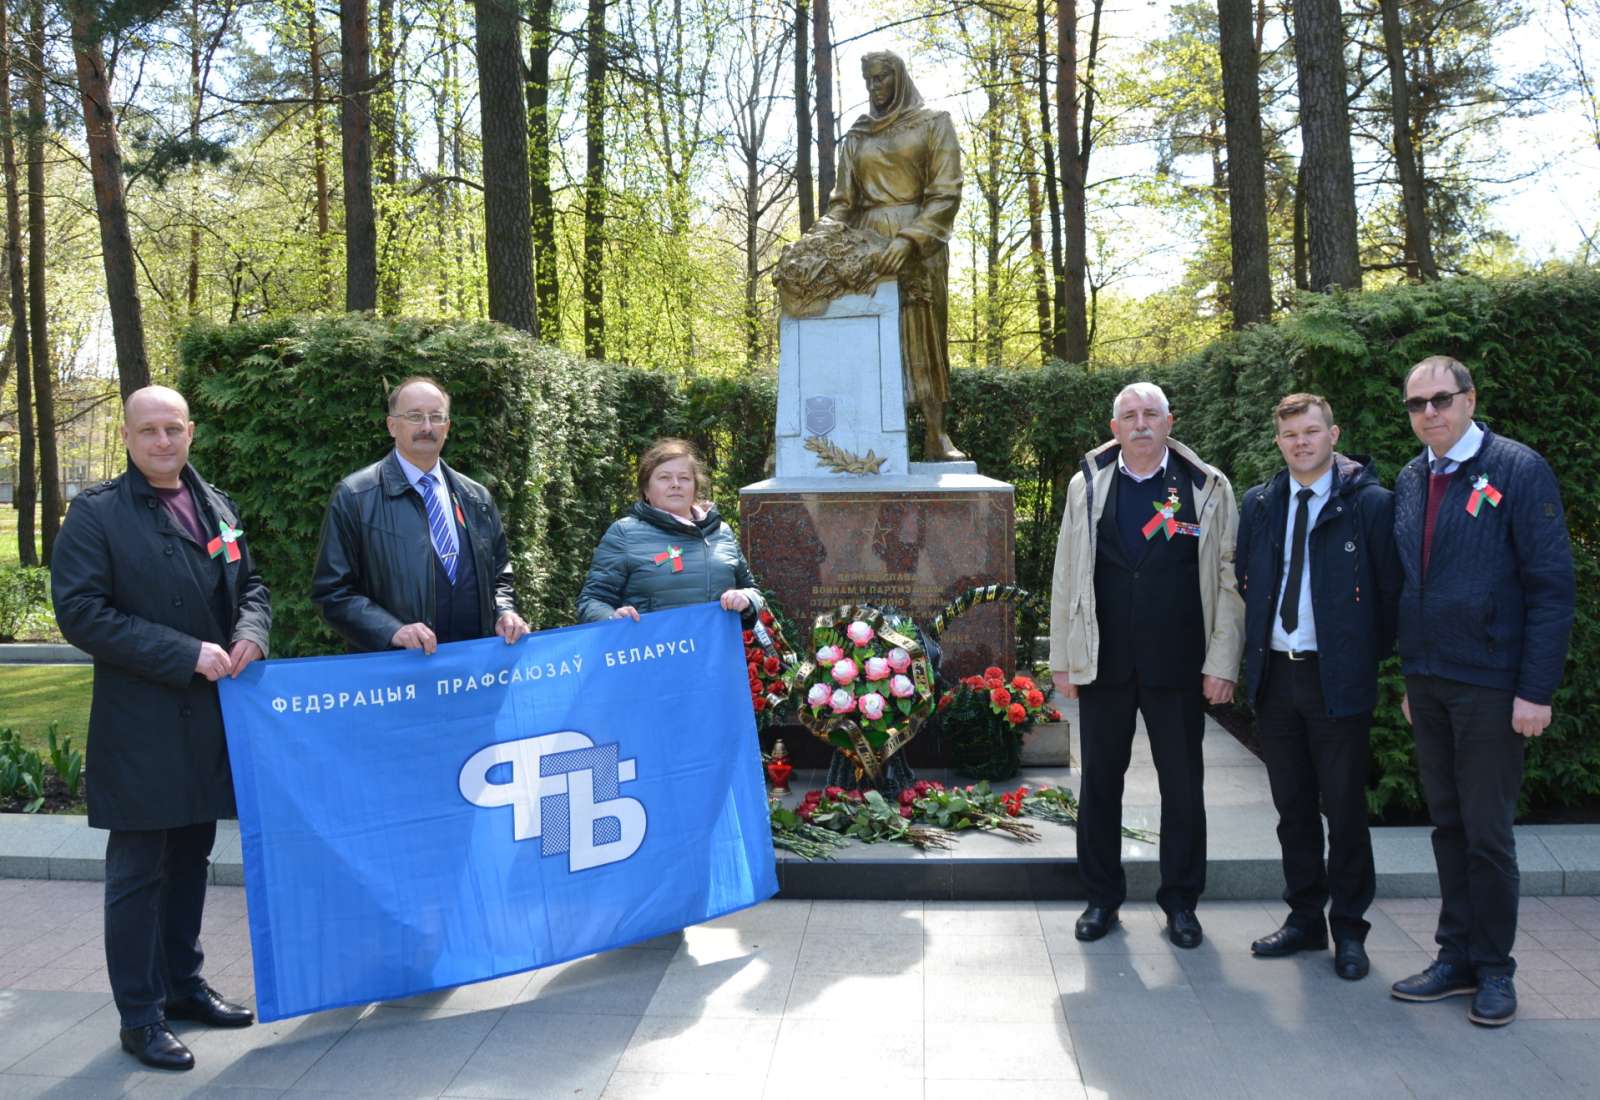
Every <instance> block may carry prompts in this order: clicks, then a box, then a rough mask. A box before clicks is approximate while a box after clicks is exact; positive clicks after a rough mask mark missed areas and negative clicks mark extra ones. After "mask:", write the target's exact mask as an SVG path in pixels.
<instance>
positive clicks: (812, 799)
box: [802, 790, 822, 806]
mask: <svg viewBox="0 0 1600 1100" xmlns="http://www.w3.org/2000/svg"><path fill="white" fill-rule="evenodd" d="M802 801H803V802H809V803H811V804H812V805H813V806H815V805H816V804H817V803H818V802H821V801H822V792H821V791H818V790H810V791H807V792H806V796H805V798H804V799H802Z"/></svg>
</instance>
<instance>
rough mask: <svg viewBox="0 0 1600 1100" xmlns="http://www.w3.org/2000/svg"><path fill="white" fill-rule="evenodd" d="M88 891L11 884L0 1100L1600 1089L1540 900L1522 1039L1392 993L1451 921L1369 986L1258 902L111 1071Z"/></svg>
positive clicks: (960, 905) (950, 905)
mask: <svg viewBox="0 0 1600 1100" xmlns="http://www.w3.org/2000/svg"><path fill="white" fill-rule="evenodd" d="M100 895H101V888H100V887H99V886H98V885H97V884H94V883H88V882H60V881H43V880H0V1100H40V1098H49V1100H101V1098H111V1097H135V1098H176V1097H210V1098H213V1100H216V1098H230V1100H232V1098H237V1100H248V1098H256V1097H258V1098H262V1100H265V1098H270V1097H351V1098H356V1097H382V1098H387V1100H406V1098H410V1097H485V1098H487V1097H504V1098H513V1097H527V1098H544V1097H550V1098H555V1097H561V1098H567V1100H574V1098H593V1097H603V1098H607V1100H621V1098H640V1097H693V1098H694V1100H719V1098H728V1100H768V1098H771V1100H782V1098H787V1097H802V1096H803V1097H806V1098H808V1100H813V1098H815V1097H816V1096H818V1095H824V1094H825V1095H849V1096H871V1097H873V1098H874V1100H878V1098H882V1100H896V1098H917V1100H946V1098H948V1100H956V1098H960V1100H988V1098H991V1097H995V1098H1000V1097H1004V1098H1006V1100H1036V1098H1037V1100H1046V1098H1048V1100H1073V1098H1090V1097H1095V1098H1110V1100H1139V1098H1143V1097H1163V1098H1166V1097H1172V1096H1181V1097H1185V1098H1189V1097H1213V1096H1214V1097H1226V1098H1228V1100H1234V1098H1237V1097H1261V1098H1273V1100H1276V1098H1279V1097H1286V1096H1293V1097H1296V1098H1303V1097H1322V1096H1326V1097H1341V1098H1343V1097H1362V1098H1363V1100H1365V1098H1388V1097H1441V1098H1443V1097H1450V1098H1457V1097H1461V1096H1470V1097H1474V1098H1481V1100H1495V1098H1501V1097H1505V1098H1514V1100H1526V1098H1527V1097H1530V1096H1538V1097H1540V1098H1541V1100H1545V1098H1555V1100H1578V1098H1580V1097H1584V1098H1592V1097H1595V1096H1597V1095H1600V899H1597V898H1594V897H1556V898H1548V899H1541V898H1527V899H1525V900H1524V902H1523V907H1522V931H1521V933H1520V935H1519V938H1518V944H1517V956H1518V959H1519V962H1520V967H1521V969H1520V971H1519V973H1518V976H1517V981H1518V987H1519V992H1520V996H1521V1017H1520V1018H1519V1019H1518V1020H1517V1022H1516V1023H1514V1024H1512V1025H1511V1026H1510V1027H1507V1028H1504V1029H1500V1030H1497V1031H1489V1030H1485V1029H1482V1028H1476V1027H1473V1026H1472V1025H1471V1024H1470V1023H1468V1022H1467V1019H1466V1003H1465V1001H1464V1000H1463V999H1460V998H1457V999H1454V1000H1451V1001H1446V1002H1442V1003H1439V1004H1433V1005H1405V1004H1401V1003H1399V1002H1397V1001H1394V1000H1392V999H1390V998H1389V997H1388V995H1387V985H1388V983H1389V982H1391V981H1393V980H1394V979H1396V978H1398V977H1402V976H1404V975H1406V974H1409V973H1411V972H1413V971H1414V970H1416V969H1418V968H1420V967H1421V966H1422V965H1424V964H1425V963H1426V961H1427V960H1428V958H1429V955H1430V952H1431V948H1432V942H1431V935H1432V932H1431V930H1432V926H1433V920H1434V916H1435V912H1436V906H1437V902H1435V901H1432V900H1428V899H1406V898H1399V899H1382V900H1380V901H1379V902H1378V904H1377V905H1376V907H1375V909H1374V911H1373V912H1372V913H1371V914H1370V915H1371V917H1372V919H1373V930H1372V934H1371V938H1370V939H1369V941H1368V946H1369V948H1370V949H1371V955H1372V960H1373V972H1372V974H1371V976H1370V977H1369V978H1367V979H1366V980H1365V981H1361V982H1344V981H1341V980H1339V979H1338V978H1337V977H1335V976H1334V974H1333V971H1332V968H1331V966H1330V963H1329V957H1328V956H1327V955H1326V954H1316V955H1301V956H1297V957H1295V958H1290V959H1275V960H1259V959H1253V958H1251V957H1250V956H1249V953H1248V944H1249V941H1250V940H1251V939H1252V938H1254V937H1255V936H1258V935H1261V934H1262V933H1263V932H1266V931H1270V930H1271V929H1272V928H1273V927H1275V926H1276V924H1277V922H1278V918H1279V917H1280V916H1281V915H1282V907H1281V906H1280V905H1279V904H1278V903H1276V902H1271V901H1235V902H1206V903H1202V904H1201V907H1200V918H1201V920H1202V921H1203V922H1204V924H1205V929H1206V940H1205V942H1204V944H1202V946H1201V947H1200V948H1198V949H1196V950H1194V951H1180V950H1178V949H1176V948H1174V947H1172V946H1171V945H1170V944H1168V943H1167V942H1166V940H1165V939H1164V938H1163V937H1162V934H1161V923H1160V920H1159V917H1158V915H1157V912H1156V911H1155V910H1154V909H1153V907H1151V906H1150V905H1149V904H1146V903H1135V904H1131V905H1129V906H1128V907H1127V908H1125V909H1124V910H1123V921H1124V923H1123V927H1122V928H1121V929H1119V930H1118V931H1116V932H1114V933H1113V934H1112V935H1110V936H1108V937H1107V938H1106V939H1105V940H1102V941H1100V942H1098V943H1093V944H1082V943H1079V942H1078V941H1077V940H1076V939H1074V938H1073V935H1072V923H1073V921H1074V919H1075V918H1076V917H1077V914H1078V911H1079V909H1080V906H1079V905H1078V904H1075V903H1071V902H994V903H975V902H833V901H773V902H768V903H766V904H764V905H761V906H757V907H755V908H753V909H749V910H746V911H744V912H742V913H737V914H734V915H732V916H730V917H726V918H723V919H721V920H718V921H714V922H711V923H709V924H705V925H699V926H696V927H693V928H689V929H686V930H685V931H683V932H682V933H680V934H675V935H672V936H667V937H663V938H661V939H659V940H655V941H652V942H650V943H648V944H646V945H643V946H641V947H637V948H629V949H624V950H619V951H612V952H608V953H606V954H602V955H595V956H591V957H589V958H586V959H580V960H578V961H575V962H571V963H567V964H565V965H562V966H556V967H551V968H548V969H546V970H540V971H534V972H530V973H524V974H519V975H514V976H512V977H508V978H503V979H499V980H496V981H491V982H485V983H481V984H478V985H472V986H463V987H460V988H458V989H454V990H449V991H444V992H441V993H436V994H430V995H427V996H423V997H417V998H413V999H411V1000H408V1001H401V1002H391V1003H386V1004H380V1005H369V1006H364V1007H358V1008H346V1009H339V1010H335V1011H331V1012H324V1013H317V1014H314V1015H311V1016H306V1017H301V1018H297V1019H291V1020H284V1021H280V1022H277V1023H273V1024H266V1025H257V1026H255V1027H252V1028H247V1029H244V1030H241V1031H208V1030H205V1029H202V1028H198V1027H197V1026H196V1025H192V1024H181V1023H180V1024H178V1025H177V1030H178V1031H179V1033H180V1034H181V1035H182V1036H183V1038H184V1039H185V1041H186V1042H188V1043H190V1045H191V1046H192V1048H193V1050H194V1052H195V1057H196V1059H197V1061H198V1065H197V1068H196V1069H195V1070H194V1071H192V1072H190V1073H187V1074H163V1073H157V1072H155V1071H150V1070H146V1069H144V1068H143V1067H142V1066H140V1065H139V1064H138V1063H137V1062H135V1061H134V1060H133V1059H132V1058H131V1057H129V1056H128V1055H126V1054H123V1053H122V1052H121V1051H120V1050H119V1049H118V1048H117V1041H116V1026H117V1023H116V1009H115V1007H114V1006H113V1005H112V1003H111V999H110V995H109V993H108V992H107V986H106V978H105V971H104V957H103V954H102V941H101V933H100V901H101V896H100ZM205 947H206V950H207V955H208V963H207V973H208V976H209V977H210V978H211V980H212V981H213V982H214V983H215V984H216V985H217V986H218V987H219V988H220V989H221V990H223V991H224V992H226V993H228V994H229V995H231V996H235V997H241V998H245V999H253V985H252V980H251V959H250V947H249V939H248V936H247V933H246V924H245V901H244V893H243V891H242V890H241V889H239V888H237V887H213V889H212V890H211V893H210V897H209V902H208V906H207V910H206V919H205Z"/></svg>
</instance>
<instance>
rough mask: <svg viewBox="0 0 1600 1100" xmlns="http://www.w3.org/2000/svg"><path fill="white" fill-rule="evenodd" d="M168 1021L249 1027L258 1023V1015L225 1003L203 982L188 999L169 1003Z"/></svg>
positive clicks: (238, 1006)
mask: <svg viewBox="0 0 1600 1100" xmlns="http://www.w3.org/2000/svg"><path fill="white" fill-rule="evenodd" d="M167 1019H169V1020H198V1021H199V1022H200V1023H202V1024H207V1025H209V1026H211V1027H249V1026H250V1025H251V1024H253V1023H255V1022H256V1014H255V1013H254V1012H251V1011H250V1010H249V1009H248V1008H246V1007H244V1005H236V1004H231V1003H229V1002H228V1001H224V1000H223V999H222V995H221V994H219V993H218V992H217V991H216V990H215V989H212V988H211V987H210V986H209V985H207V984H206V983H205V982H201V983H200V988H199V989H197V990H195V991H194V992H193V993H191V994H189V995H188V996H187V997H183V998H181V999H178V1000H172V1001H168V1002H167Z"/></svg>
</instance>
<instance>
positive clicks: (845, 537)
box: [739, 464, 1015, 767]
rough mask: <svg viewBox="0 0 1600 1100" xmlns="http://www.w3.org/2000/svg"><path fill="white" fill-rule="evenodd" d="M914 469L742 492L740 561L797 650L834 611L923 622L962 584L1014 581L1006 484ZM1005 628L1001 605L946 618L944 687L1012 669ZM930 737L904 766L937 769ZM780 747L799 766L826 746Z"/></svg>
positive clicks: (778, 483) (821, 756) (768, 484)
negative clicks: (866, 610) (770, 599)
mask: <svg viewBox="0 0 1600 1100" xmlns="http://www.w3.org/2000/svg"><path fill="white" fill-rule="evenodd" d="M950 465H952V466H955V465H958V464H950ZM965 468H967V469H970V466H966V467H965ZM918 471H919V472H918V473H916V474H914V475H907V476H901V477H858V478H848V479H846V478H837V477H828V478H773V479H770V480H768V481H762V482H757V483H756V484H754V485H747V486H745V487H744V488H743V489H742V490H740V493H739V521H740V526H739V531H740V539H741V542H742V543H743V548H744V553H745V558H746V559H747V560H748V561H749V562H750V565H751V568H753V569H754V570H755V573H756V576H757V578H758V579H759V580H760V582H761V583H762V584H763V585H765V586H766V587H767V588H769V589H770V590H771V591H772V592H773V594H774V595H775V596H776V598H777V600H778V602H779V604H781V605H782V607H783V609H784V610H785V611H786V612H788V614H789V615H790V616H791V618H792V619H793V620H794V623H795V626H796V627H797V629H798V633H799V637H796V638H792V639H791V641H792V642H793V643H794V644H795V645H796V647H797V648H800V649H802V650H806V649H808V648H809V643H810V640H811V639H810V632H811V624H812V622H813V620H814V619H815V617H816V616H817V615H818V614H820V613H822V612H824V611H831V610H832V609H834V608H836V607H838V606H839V605H841V604H851V603H870V604H874V605H877V606H892V607H895V608H898V609H900V610H902V611H906V612H909V613H910V614H911V616H912V617H913V618H914V619H916V620H917V622H918V623H919V624H921V625H924V626H926V625H927V624H928V623H930V622H931V621H932V619H933V616H934V614H935V613H936V612H937V611H938V610H939V609H940V608H941V607H943V606H944V605H945V604H946V603H948V602H949V601H950V600H952V599H954V598H955V597H956V596H959V595H960V594H961V593H962V592H964V591H966V590H967V589H968V588H971V587H973V586H974V585H984V584H1009V583H1012V582H1013V580H1014V578H1015V564H1014V561H1015V555H1014V550H1015V526H1014V518H1015V517H1014V508H1013V499H1012V487H1011V486H1010V485H1008V484H1006V483H1004V482H1000V481H995V480H993V479H992V478H987V477H982V476H980V475H978V474H975V473H965V472H944V471H943V470H942V467H941V466H940V465H937V464H930V465H928V466H921V465H920V464H919V467H918ZM924 471H925V472H924ZM1013 623H1014V618H1013V608H1012V607H1011V606H1010V605H1009V604H985V605H982V606H980V607H977V608H974V609H973V610H971V611H968V612H967V613H966V614H964V615H962V616H961V617H960V618H958V619H956V620H955V621H954V623H953V624H952V625H951V626H950V627H949V628H948V629H947V631H946V632H945V634H944V636H943V637H942V638H941V639H940V644H941V645H942V646H943V649H944V661H943V664H942V666H941V673H942V678H943V679H944V680H945V681H946V682H953V681H954V679H955V678H956V677H959V676H964V675H968V674H971V673H974V672H979V671H981V670H982V669H983V668H984V667H985V666H987V665H991V664H998V665H1001V666H1002V667H1005V668H1010V667H1011V665H1012V663H1013V660H1012V654H1013V651H1014V637H1013V635H1014V627H1013ZM931 732H932V731H931V729H929V728H924V731H923V732H922V733H919V734H918V736H917V739H916V740H915V741H913V742H912V744H911V745H910V746H909V747H908V749H907V750H906V751H907V752H908V753H909V756H908V760H909V762H910V763H911V764H912V766H913V767H918V766H922V767H928V766H942V765H943V763H944V759H943V758H944V755H945V754H944V753H943V752H942V749H941V746H940V745H939V744H938V738H937V737H936V736H930V733H931ZM785 741H786V742H787V744H788V745H789V747H790V750H791V752H793V753H794V754H795V755H796V757H797V761H796V762H797V763H798V764H801V765H814V764H817V763H820V762H822V761H825V760H826V758H827V755H828V750H827V747H826V746H825V745H823V744H822V742H821V741H819V740H817V739H816V738H814V737H812V736H810V735H809V734H802V735H797V736H795V737H793V738H791V737H789V736H788V735H787V734H785Z"/></svg>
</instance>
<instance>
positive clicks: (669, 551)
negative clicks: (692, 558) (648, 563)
mask: <svg viewBox="0 0 1600 1100" xmlns="http://www.w3.org/2000/svg"><path fill="white" fill-rule="evenodd" d="M664 561H671V562H672V571H673V572H674V573H682V572H683V547H681V546H669V547H667V548H666V549H665V550H663V551H661V553H659V554H657V555H656V564H657V565H660V564H661V563H662V562H664Z"/></svg>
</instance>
